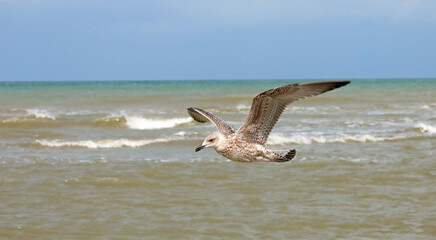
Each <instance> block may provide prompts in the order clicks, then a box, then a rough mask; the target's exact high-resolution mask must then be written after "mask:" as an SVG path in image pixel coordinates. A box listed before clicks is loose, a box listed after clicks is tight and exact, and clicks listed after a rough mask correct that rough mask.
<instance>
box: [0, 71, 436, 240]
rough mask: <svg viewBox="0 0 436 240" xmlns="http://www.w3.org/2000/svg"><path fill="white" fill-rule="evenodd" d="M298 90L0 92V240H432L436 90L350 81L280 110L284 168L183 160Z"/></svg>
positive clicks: (239, 85) (91, 85) (46, 86)
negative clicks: (264, 101)
mask: <svg viewBox="0 0 436 240" xmlns="http://www.w3.org/2000/svg"><path fill="white" fill-rule="evenodd" d="M293 82H295V81H181V82H87V83H83V82H81V83H61V82H58V83H0V101H1V102H2V105H1V106H0V164H1V166H0V236H2V239H223V238H224V239H226V238H227V239H228V238H232V239H290V238H291V239H434V238H435V237H436V230H435V229H436V228H435V227H434V226H436V217H435V214H434V213H435V212H436V205H435V204H434V203H435V202H436V185H435V184H434V182H435V179H436V163H435V159H434V156H433V152H434V150H435V146H436V99H435V97H434V96H436V94H435V93H436V91H435V90H436V80H434V79H423V80H420V79H406V80H356V81H353V82H352V83H351V84H350V85H349V86H346V87H344V88H341V89H338V90H335V91H332V92H331V93H327V94H324V95H321V96H319V97H315V98H312V99H308V100H304V101H301V102H298V103H295V104H293V105H291V106H289V107H288V109H287V110H286V111H285V113H284V114H283V116H282V118H281V119H280V120H279V122H278V124H277V126H276V128H275V129H274V130H273V132H272V135H271V137H270V139H269V141H268V145H269V147H270V148H273V149H291V148H296V149H297V156H296V158H295V159H294V160H292V161H291V162H289V163H283V164H275V163H250V164H244V163H237V162H230V161H228V160H226V159H225V158H223V157H221V156H219V155H218V154H217V153H215V152H214V151H213V150H211V149H207V150H203V151H201V152H199V153H195V152H194V149H195V147H196V146H197V145H199V144H200V143H201V142H202V140H203V138H204V137H206V136H207V135H208V134H209V133H210V132H212V131H214V127H213V126H212V125H210V124H207V125H203V124H198V123H195V122H193V121H192V120H191V119H190V118H188V117H189V116H188V115H187V114H186V108H187V107H190V106H195V107H200V108H203V109H206V110H208V111H211V112H213V113H216V114H217V115H219V116H221V117H222V118H224V119H226V120H229V121H230V122H231V123H232V124H233V125H234V126H235V127H238V126H239V124H240V123H241V122H242V121H243V120H244V117H245V116H246V114H247V113H248V110H249V107H250V102H251V99H252V97H253V96H254V95H256V94H257V93H259V92H261V91H264V90H267V89H270V88H272V87H276V86H280V85H283V84H287V83H293Z"/></svg>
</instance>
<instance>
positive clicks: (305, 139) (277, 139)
mask: <svg viewBox="0 0 436 240" xmlns="http://www.w3.org/2000/svg"><path fill="white" fill-rule="evenodd" d="M404 138H405V137H403V136H397V137H375V136H372V135H369V134H365V135H360V136H341V137H322V136H321V137H314V136H304V135H294V136H292V137H283V136H279V135H271V136H270V137H269V139H268V144H271V145H283V144H291V143H293V144H314V143H346V142H363V143H366V142H383V141H394V140H399V139H404Z"/></svg>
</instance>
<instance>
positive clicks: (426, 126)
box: [415, 123, 436, 133]
mask: <svg viewBox="0 0 436 240" xmlns="http://www.w3.org/2000/svg"><path fill="white" fill-rule="evenodd" d="M415 128H417V129H419V131H421V132H422V133H436V127H433V126H431V125H430V124H425V123H419V124H417V125H415Z"/></svg>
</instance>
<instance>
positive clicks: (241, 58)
mask: <svg viewBox="0 0 436 240" xmlns="http://www.w3.org/2000/svg"><path fill="white" fill-rule="evenodd" d="M0 31H1V35H0V81H17V80H177V79H181V80H185V79H197V80H198V79H318V78H322V79H334V78H341V79H345V78H408V77H436V1H434V0H365V1H363V0H362V1H349V0H318V1H313V0H302V1H296V0H288V1H284V0H251V1H249V0H221V1H214V0H208V1H200V0H198V1H194V0H192V1H176V0H173V1H165V0H163V1H152V0H149V1H111V0H104V1H103V0H102V1H99V0H93V1H89V0H88V1H80V0H75V1H66V0H64V1H62V0H56V1H51V0H22V1H20V0H0Z"/></svg>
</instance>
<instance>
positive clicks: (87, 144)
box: [36, 138, 173, 149]
mask: <svg viewBox="0 0 436 240" xmlns="http://www.w3.org/2000/svg"><path fill="white" fill-rule="evenodd" d="M172 140H173V139H169V138H157V139H149V140H129V139H116V140H100V141H93V140H84V141H61V140H36V143H38V144H40V145H41V146H45V147H84V148H92V149H97V148H121V147H142V146H145V145H150V144H154V143H165V142H170V141H172Z"/></svg>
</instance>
